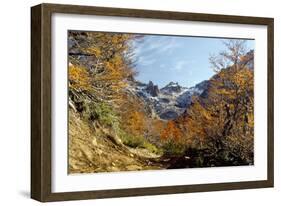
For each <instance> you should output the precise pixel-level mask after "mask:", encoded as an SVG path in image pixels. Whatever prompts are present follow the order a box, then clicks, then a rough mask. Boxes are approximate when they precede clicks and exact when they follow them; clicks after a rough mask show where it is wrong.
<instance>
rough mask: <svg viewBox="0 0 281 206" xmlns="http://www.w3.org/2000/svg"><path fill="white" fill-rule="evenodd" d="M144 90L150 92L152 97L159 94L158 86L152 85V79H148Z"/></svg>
mask: <svg viewBox="0 0 281 206" xmlns="http://www.w3.org/2000/svg"><path fill="white" fill-rule="evenodd" d="M145 90H146V92H147V93H148V94H150V95H151V96H152V97H157V96H158V94H159V88H158V86H157V85H154V84H153V82H152V81H149V83H148V85H147V86H146V89H145Z"/></svg>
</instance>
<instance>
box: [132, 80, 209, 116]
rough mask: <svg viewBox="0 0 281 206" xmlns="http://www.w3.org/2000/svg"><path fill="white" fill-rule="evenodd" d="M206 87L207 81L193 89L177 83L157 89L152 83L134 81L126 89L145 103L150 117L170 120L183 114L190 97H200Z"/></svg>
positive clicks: (189, 102)
mask: <svg viewBox="0 0 281 206" xmlns="http://www.w3.org/2000/svg"><path fill="white" fill-rule="evenodd" d="M208 85H209V81H203V82H201V83H199V84H196V85H195V86H194V87H190V88H187V87H183V86H181V85H179V84H178V83H177V82H170V83H168V84H167V85H166V86H164V87H163V88H161V89H159V88H158V86H157V85H155V84H154V83H153V82H152V81H149V83H148V84H145V83H142V82H139V81H134V82H132V83H131V84H130V85H129V87H128V88H127V89H128V91H130V93H132V94H134V95H137V96H138V97H139V98H141V99H142V100H143V101H144V102H145V104H146V105H147V106H148V107H149V108H150V110H151V113H152V116H158V117H159V118H160V119H163V120H171V119H175V118H177V117H178V116H179V115H181V114H183V113H184V112H185V110H186V109H187V108H188V106H189V105H190V104H191V100H192V96H199V95H201V94H202V93H203V92H204V91H205V90H206V89H207V87H208Z"/></svg>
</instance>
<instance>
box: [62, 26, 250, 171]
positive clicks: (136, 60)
mask: <svg viewBox="0 0 281 206" xmlns="http://www.w3.org/2000/svg"><path fill="white" fill-rule="evenodd" d="M67 41H68V173H69V174H74V173H98V172H120V171H138V170H162V169H181V168H203V167H220V166H242V165H243V166H245V165H249V166H250V165H254V43H255V40H254V39H231V38H221V37H217V38H215V37H196V36H175V35H174V36H172V35H158V34H130V33H113V32H96V31H75V30H69V31H68V39H67Z"/></svg>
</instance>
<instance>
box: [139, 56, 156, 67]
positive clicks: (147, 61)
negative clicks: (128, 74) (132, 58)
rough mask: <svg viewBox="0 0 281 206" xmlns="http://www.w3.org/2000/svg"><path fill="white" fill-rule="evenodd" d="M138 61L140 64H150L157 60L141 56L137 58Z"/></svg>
mask: <svg viewBox="0 0 281 206" xmlns="http://www.w3.org/2000/svg"><path fill="white" fill-rule="evenodd" d="M137 62H138V63H139V65H142V66H148V65H151V64H153V63H155V62H156V60H155V59H153V58H146V57H142V56H140V57H138V58H137Z"/></svg>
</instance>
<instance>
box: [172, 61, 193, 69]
mask: <svg viewBox="0 0 281 206" xmlns="http://www.w3.org/2000/svg"><path fill="white" fill-rule="evenodd" d="M188 63H189V61H188V60H180V61H177V62H176V63H175V65H174V66H172V67H171V70H175V71H182V70H183V69H187V66H188Z"/></svg>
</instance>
